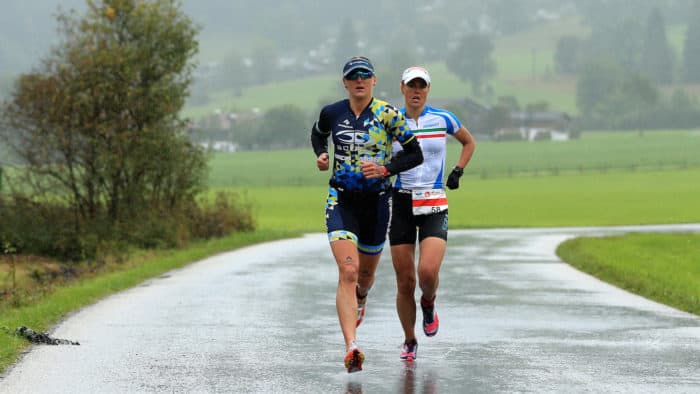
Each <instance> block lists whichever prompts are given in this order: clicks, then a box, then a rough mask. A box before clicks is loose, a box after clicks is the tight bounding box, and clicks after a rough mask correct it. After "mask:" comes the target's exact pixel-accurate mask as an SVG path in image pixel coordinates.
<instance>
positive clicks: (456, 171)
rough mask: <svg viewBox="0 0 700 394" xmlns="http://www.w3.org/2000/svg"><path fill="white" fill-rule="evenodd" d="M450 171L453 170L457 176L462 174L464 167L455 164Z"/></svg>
mask: <svg viewBox="0 0 700 394" xmlns="http://www.w3.org/2000/svg"><path fill="white" fill-rule="evenodd" d="M452 172H454V173H455V174H457V175H459V176H462V174H464V168H461V167H458V166H455V167H454V168H453V169H452Z"/></svg>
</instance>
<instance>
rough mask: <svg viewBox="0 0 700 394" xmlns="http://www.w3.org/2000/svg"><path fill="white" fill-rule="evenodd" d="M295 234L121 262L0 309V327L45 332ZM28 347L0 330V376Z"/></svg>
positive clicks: (263, 235)
mask: <svg viewBox="0 0 700 394" xmlns="http://www.w3.org/2000/svg"><path fill="white" fill-rule="evenodd" d="M298 235H301V233H300V232H298V231H293V230H286V231H256V232H251V233H236V234H233V235H230V236H228V237H224V238H220V239H215V240H210V241H205V242H198V243H194V244H192V245H191V246H190V247H188V248H187V249H183V250H165V251H156V252H154V253H153V254H149V256H150V257H149V258H148V259H145V260H141V261H133V260H132V261H129V262H127V263H125V264H127V265H129V266H130V268H127V269H125V270H118V271H113V272H110V273H107V274H104V275H99V276H97V277H95V278H89V279H85V280H79V281H77V282H76V283H74V284H72V285H68V286H65V287H59V288H58V289H56V290H55V291H54V292H52V293H51V294H50V295H49V296H45V297H43V298H42V299H40V300H38V301H36V302H35V303H32V304H31V305H28V306H24V307H20V308H9V307H7V308H1V309H0V327H7V328H8V329H10V330H13V331H14V330H15V329H16V328H17V327H20V326H27V327H30V328H32V329H33V330H35V331H38V332H40V331H45V330H47V329H48V328H49V327H51V326H52V325H55V324H56V323H58V322H59V321H60V320H61V318H63V317H64V316H66V315H67V314H69V313H70V312H73V311H75V310H78V309H80V308H82V307H84V306H87V305H89V304H92V303H94V302H96V301H97V300H99V299H101V298H103V297H105V296H108V295H110V294H113V293H116V292H118V291H120V290H124V289H127V288H130V287H133V286H135V285H137V284H139V283H141V282H143V281H144V280H147V279H150V278H154V277H157V276H158V275H161V274H162V273H164V272H167V271H170V270H172V269H175V268H179V267H182V266H185V265H187V264H189V263H191V262H193V261H197V260H200V259H202V258H204V257H207V256H211V255H215V254H217V253H221V252H224V251H228V250H232V249H237V248H240V247H243V246H247V245H251V244H255V243H259V242H265V241H271V240H275V239H281V238H289V237H294V236H298ZM28 347H29V342H27V341H26V340H25V339H24V338H20V337H15V336H13V335H6V334H5V333H4V332H3V331H0V373H2V372H3V371H5V369H6V368H7V367H8V366H10V365H11V364H12V363H14V362H15V361H16V360H17V358H18V356H19V355H20V354H21V352H22V351H24V350H25V349H26V348H28Z"/></svg>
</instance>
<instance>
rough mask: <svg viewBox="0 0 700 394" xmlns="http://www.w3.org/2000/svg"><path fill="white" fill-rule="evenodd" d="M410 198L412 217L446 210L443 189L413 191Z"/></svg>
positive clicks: (445, 197) (445, 196) (445, 198)
mask: <svg viewBox="0 0 700 394" xmlns="http://www.w3.org/2000/svg"><path fill="white" fill-rule="evenodd" d="M411 196H412V198H413V214H414V215H430V214H431V213H439V212H442V211H444V210H446V209H447V194H445V189H425V190H414V191H413V192H412V193H411Z"/></svg>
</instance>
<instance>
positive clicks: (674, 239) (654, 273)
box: [557, 233, 700, 315]
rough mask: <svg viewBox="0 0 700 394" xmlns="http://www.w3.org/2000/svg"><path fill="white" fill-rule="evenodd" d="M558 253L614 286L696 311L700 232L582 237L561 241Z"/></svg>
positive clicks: (699, 308)
mask: <svg viewBox="0 0 700 394" xmlns="http://www.w3.org/2000/svg"><path fill="white" fill-rule="evenodd" d="M557 255H558V256H559V257H560V258H561V259H562V260H564V261H565V262H567V263H569V264H571V265H572V266H574V267H576V268H578V269H579V270H581V271H583V272H587V273H589V274H591V275H593V276H595V277H597V278H599V279H601V280H603V281H605V282H608V283H610V284H612V285H615V286H617V287H620V288H623V289H625V290H628V291H630V292H632V293H636V294H639V295H641V296H643V297H646V298H649V299H652V300H655V301H657V302H660V303H662V304H666V305H669V306H672V307H674V308H677V309H680V310H683V311H686V312H690V313H694V314H696V315H700V234H696V233H692V234H687V233H682V234H678V233H673V234H667V233H653V234H648V233H643V234H642V233H632V234H626V235H619V236H609V237H598V238H597V237H581V238H576V239H572V240H568V241H566V242H564V243H562V244H561V245H559V247H558V248H557Z"/></svg>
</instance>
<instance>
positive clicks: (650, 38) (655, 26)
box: [640, 8, 674, 84]
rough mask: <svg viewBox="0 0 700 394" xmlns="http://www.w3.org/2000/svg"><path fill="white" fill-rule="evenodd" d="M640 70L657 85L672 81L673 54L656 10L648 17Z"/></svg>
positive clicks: (659, 13) (662, 21)
mask: <svg viewBox="0 0 700 394" xmlns="http://www.w3.org/2000/svg"><path fill="white" fill-rule="evenodd" d="M641 60H642V61H641V64H640V70H641V72H642V73H643V74H645V75H647V76H648V77H649V78H651V79H652V80H653V81H655V82H657V83H664V84H668V83H671V82H672V80H673V62H674V60H673V52H672V51H671V47H670V46H669V44H668V39H667V38H666V23H665V22H664V18H663V16H662V15H661V11H659V9H658V8H654V9H653V10H652V11H651V14H650V15H649V18H648V20H647V26H646V36H645V40H644V47H643V48H642V59H641Z"/></svg>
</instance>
